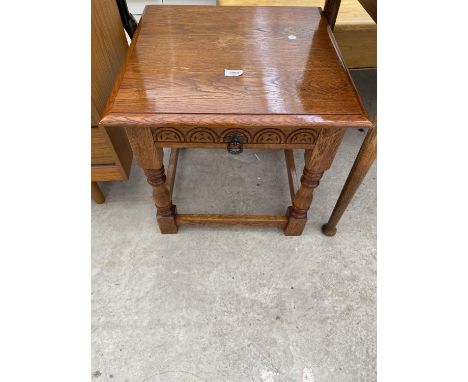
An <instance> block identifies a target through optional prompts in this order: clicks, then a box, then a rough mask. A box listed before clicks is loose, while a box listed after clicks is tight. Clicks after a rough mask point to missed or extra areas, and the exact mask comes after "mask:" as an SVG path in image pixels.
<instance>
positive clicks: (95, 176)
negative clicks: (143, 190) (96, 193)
mask: <svg viewBox="0 0 468 382" xmlns="http://www.w3.org/2000/svg"><path fill="white" fill-rule="evenodd" d="M124 179H127V178H124V177H123V176H122V174H121V172H120V168H119V166H116V165H104V166H91V181H93V182H103V181H107V180H124Z"/></svg>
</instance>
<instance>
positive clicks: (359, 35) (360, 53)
mask: <svg viewBox="0 0 468 382" xmlns="http://www.w3.org/2000/svg"><path fill="white" fill-rule="evenodd" d="M324 3H325V1H324V0H218V4H219V5H229V6H240V5H245V6H266V5H271V6H313V7H322V8H323V5H324ZM361 3H362V4H361ZM376 3H377V2H376V1H375V0H342V1H341V5H340V10H339V12H338V18H337V20H336V24H335V29H334V32H333V33H334V35H335V37H336V40H337V42H338V46H339V48H340V50H341V53H342V54H343V57H344V60H345V62H346V65H347V66H348V67H349V68H352V69H355V68H370V67H372V68H375V67H377V24H376V23H375V22H374V20H373V19H372V17H375V20H377V4H376ZM363 5H365V6H366V7H368V10H369V12H371V13H370V14H368V12H366V9H365V8H364V7H363Z"/></svg>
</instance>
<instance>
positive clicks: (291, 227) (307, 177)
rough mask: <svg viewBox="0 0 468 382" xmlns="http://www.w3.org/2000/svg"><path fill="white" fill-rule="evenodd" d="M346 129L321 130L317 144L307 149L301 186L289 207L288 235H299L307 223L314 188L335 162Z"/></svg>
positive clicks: (285, 230)
mask: <svg viewBox="0 0 468 382" xmlns="http://www.w3.org/2000/svg"><path fill="white" fill-rule="evenodd" d="M344 133H345V129H342V128H339V129H336V128H324V129H322V130H321V132H320V134H319V137H318V139H317V141H316V143H315V146H314V148H313V149H311V150H306V153H305V156H304V159H305V161H304V162H305V163H304V171H303V174H302V177H301V186H300V187H299V190H298V191H297V193H296V195H295V196H294V200H293V205H292V206H290V207H288V210H287V212H286V216H287V217H288V223H287V225H286V227H285V228H284V234H285V235H286V236H299V235H301V234H302V232H303V231H304V227H305V225H306V223H307V211H308V210H309V208H310V205H311V203H312V198H313V192H314V189H315V188H316V187H317V186H318V185H319V183H320V179H321V177H322V175H323V173H324V171H326V170H328V169H329V168H330V166H331V164H332V162H333V158H334V157H335V154H336V152H337V151H338V147H339V146H340V143H341V141H342V139H343V136H344Z"/></svg>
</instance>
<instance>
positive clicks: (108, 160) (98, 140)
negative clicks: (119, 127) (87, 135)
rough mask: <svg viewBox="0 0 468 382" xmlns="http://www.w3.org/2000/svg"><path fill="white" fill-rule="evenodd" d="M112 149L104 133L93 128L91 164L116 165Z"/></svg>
mask: <svg viewBox="0 0 468 382" xmlns="http://www.w3.org/2000/svg"><path fill="white" fill-rule="evenodd" d="M114 163H115V160H114V156H113V154H112V147H109V145H108V143H107V140H106V139H105V136H104V133H103V131H101V129H100V128H98V127H92V128H91V164H93V165H95V164H98V165H100V164H114Z"/></svg>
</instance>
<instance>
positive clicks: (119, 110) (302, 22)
mask: <svg viewBox="0 0 468 382" xmlns="http://www.w3.org/2000/svg"><path fill="white" fill-rule="evenodd" d="M288 36H295V39H290V38H288ZM132 45H134V46H132V47H131V49H130V52H129V55H128V57H127V61H126V64H125V70H124V71H123V72H122V74H121V76H120V80H119V81H117V83H116V85H115V88H114V91H113V94H112V96H111V99H110V101H109V103H108V107H107V115H106V116H105V117H104V118H103V120H102V121H101V124H104V125H106V126H135V125H142V124H143V125H144V124H147V126H168V127H170V126H177V125H179V126H180V125H185V126H211V125H213V124H225V123H227V124H228V125H237V126H238V125H239V122H240V124H242V123H244V124H246V125H247V126H248V125H252V126H265V125H266V126H285V127H287V126H295V125H296V124H297V122H299V123H300V124H301V123H302V124H303V125H304V126H310V127H317V126H319V127H323V126H324V125H326V121H327V120H328V119H331V120H336V119H337V120H339V121H343V125H345V126H347V127H370V126H371V123H370V121H369V120H368V118H367V115H366V113H365V111H364V109H363V107H362V105H361V102H360V100H359V96H358V95H357V92H356V89H355V87H354V84H353V82H352V80H351V79H350V76H349V74H348V72H347V70H346V68H345V67H344V65H343V62H342V60H341V59H340V57H339V55H338V53H337V52H336V48H335V42H334V41H333V36H332V35H331V33H329V27H328V26H327V23H326V20H325V19H324V18H323V16H322V15H321V12H320V9H319V8H316V7H304V8H302V7H255V8H253V7H205V6H193V7H192V6H163V7H160V6H147V7H146V8H145V12H144V14H143V16H142V19H141V20H140V24H139V26H138V31H137V33H136V35H135V37H134V40H133V41H132ZM225 69H241V70H243V71H244V73H243V74H242V75H241V76H239V77H226V76H224V70H225ZM243 120H244V122H243ZM324 121H325V123H324ZM330 126H336V124H335V123H331V124H330Z"/></svg>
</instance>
